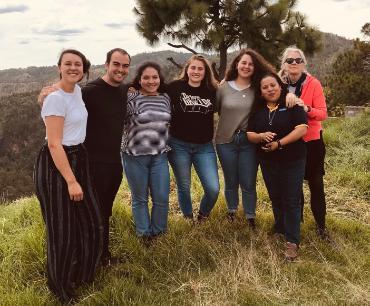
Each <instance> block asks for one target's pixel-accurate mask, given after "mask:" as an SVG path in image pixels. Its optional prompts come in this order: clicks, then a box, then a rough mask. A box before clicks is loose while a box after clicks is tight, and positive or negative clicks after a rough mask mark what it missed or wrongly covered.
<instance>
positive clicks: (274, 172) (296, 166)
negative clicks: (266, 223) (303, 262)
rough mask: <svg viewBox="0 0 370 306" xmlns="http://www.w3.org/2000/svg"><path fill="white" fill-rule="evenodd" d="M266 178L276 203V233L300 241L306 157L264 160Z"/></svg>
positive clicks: (273, 206) (274, 208)
mask: <svg viewBox="0 0 370 306" xmlns="http://www.w3.org/2000/svg"><path fill="white" fill-rule="evenodd" d="M260 165H261V170H262V175H263V179H264V181H265V184H266V188H267V191H268V193H269V196H270V200H271V203H272V210H273V212H274V219H275V225H274V229H275V232H277V233H281V234H284V235H285V239H286V240H287V241H289V242H292V243H295V244H297V245H298V244H299V242H300V225H301V224H300V222H301V192H302V184H303V177H304V171H305V159H299V160H295V161H289V162H277V161H263V160H261V161H260Z"/></svg>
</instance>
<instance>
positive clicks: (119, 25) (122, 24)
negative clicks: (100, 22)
mask: <svg viewBox="0 0 370 306" xmlns="http://www.w3.org/2000/svg"><path fill="white" fill-rule="evenodd" d="M134 24H135V22H109V23H105V24H104V25H105V26H106V27H108V28H112V29H122V28H124V27H131V26H133V25H134Z"/></svg>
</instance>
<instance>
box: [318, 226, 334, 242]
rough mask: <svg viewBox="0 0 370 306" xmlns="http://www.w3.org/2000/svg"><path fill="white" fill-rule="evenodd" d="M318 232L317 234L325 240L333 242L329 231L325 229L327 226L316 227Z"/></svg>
mask: <svg viewBox="0 0 370 306" xmlns="http://www.w3.org/2000/svg"><path fill="white" fill-rule="evenodd" d="M316 233H317V235H318V236H319V237H320V238H321V239H322V240H324V241H328V242H331V241H332V239H331V237H330V235H329V233H328V231H327V230H326V229H325V228H321V227H318V228H317V229H316Z"/></svg>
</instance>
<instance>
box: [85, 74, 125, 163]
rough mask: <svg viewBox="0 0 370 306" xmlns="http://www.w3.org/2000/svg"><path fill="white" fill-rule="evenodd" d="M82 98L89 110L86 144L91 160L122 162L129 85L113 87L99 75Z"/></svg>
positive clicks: (86, 88) (87, 86)
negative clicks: (121, 150) (122, 143)
mask: <svg viewBox="0 0 370 306" xmlns="http://www.w3.org/2000/svg"><path fill="white" fill-rule="evenodd" d="M82 99H83V100H84V102H85V105H86V109H87V112H88V118H87V127H86V139H85V145H86V148H87V152H88V154H89V160H90V161H92V162H106V163H121V158H120V148H121V141H122V132H123V124H124V118H125V116H126V110H127V86H126V85H123V84H122V85H120V86H118V87H115V86H111V85H109V84H108V83H107V82H105V81H104V80H103V79H101V78H98V79H96V80H94V81H92V82H89V83H88V84H87V85H86V86H85V87H83V88H82Z"/></svg>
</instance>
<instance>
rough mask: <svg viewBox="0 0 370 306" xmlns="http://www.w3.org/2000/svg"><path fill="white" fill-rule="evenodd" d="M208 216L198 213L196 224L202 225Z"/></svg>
mask: <svg viewBox="0 0 370 306" xmlns="http://www.w3.org/2000/svg"><path fill="white" fill-rule="evenodd" d="M208 217H209V215H205V214H203V213H201V212H199V213H198V217H197V221H198V223H202V222H204V221H206V220H207V219H208Z"/></svg>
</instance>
